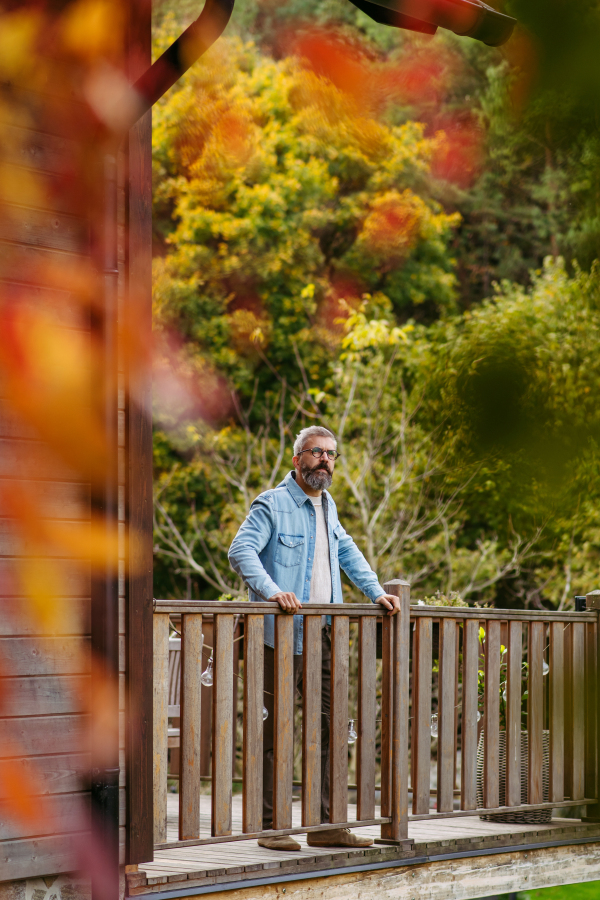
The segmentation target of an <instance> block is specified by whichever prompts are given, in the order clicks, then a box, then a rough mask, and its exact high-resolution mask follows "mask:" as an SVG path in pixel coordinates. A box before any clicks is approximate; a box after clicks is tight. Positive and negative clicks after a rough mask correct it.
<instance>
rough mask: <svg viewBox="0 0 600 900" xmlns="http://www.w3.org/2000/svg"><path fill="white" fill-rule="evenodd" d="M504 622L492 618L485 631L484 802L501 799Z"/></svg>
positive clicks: (490, 804) (491, 805) (487, 804)
mask: <svg viewBox="0 0 600 900" xmlns="http://www.w3.org/2000/svg"><path fill="white" fill-rule="evenodd" d="M499 716H500V622H498V621H496V620H491V619H490V620H488V622H487V625H486V635H485V700H484V763H483V805H484V807H488V808H492V809H493V808H494V807H496V806H498V805H499V802H500V738H499V734H500V720H499Z"/></svg>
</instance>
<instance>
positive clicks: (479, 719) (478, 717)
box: [477, 710, 481, 722]
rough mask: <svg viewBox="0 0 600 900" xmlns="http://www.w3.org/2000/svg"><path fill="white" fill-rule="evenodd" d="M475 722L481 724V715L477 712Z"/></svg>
mask: <svg viewBox="0 0 600 900" xmlns="http://www.w3.org/2000/svg"><path fill="white" fill-rule="evenodd" d="M477 721H478V722H481V713H480V712H479V710H477Z"/></svg>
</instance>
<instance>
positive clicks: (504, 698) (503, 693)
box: [502, 688, 506, 703]
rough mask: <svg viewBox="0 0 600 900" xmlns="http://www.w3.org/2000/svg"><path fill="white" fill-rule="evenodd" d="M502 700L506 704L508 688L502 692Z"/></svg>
mask: <svg viewBox="0 0 600 900" xmlns="http://www.w3.org/2000/svg"><path fill="white" fill-rule="evenodd" d="M502 699H503V700H504V702H505V703H506V688H504V690H503V691H502Z"/></svg>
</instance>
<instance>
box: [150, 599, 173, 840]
mask: <svg viewBox="0 0 600 900" xmlns="http://www.w3.org/2000/svg"><path fill="white" fill-rule="evenodd" d="M168 712H169V616H168V614H166V613H159V614H157V613H155V614H154V767H153V768H154V843H155V844H160V843H163V842H164V841H166V840H167V757H168V740H169V716H168Z"/></svg>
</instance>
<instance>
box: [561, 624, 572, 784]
mask: <svg viewBox="0 0 600 900" xmlns="http://www.w3.org/2000/svg"><path fill="white" fill-rule="evenodd" d="M563 639H564V649H565V678H564V694H565V704H564V721H565V731H564V734H565V743H564V753H565V786H564V791H565V797H568V798H569V799H570V800H572V799H573V623H572V622H568V623H567V624H566V625H565V628H564V635H563Z"/></svg>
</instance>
